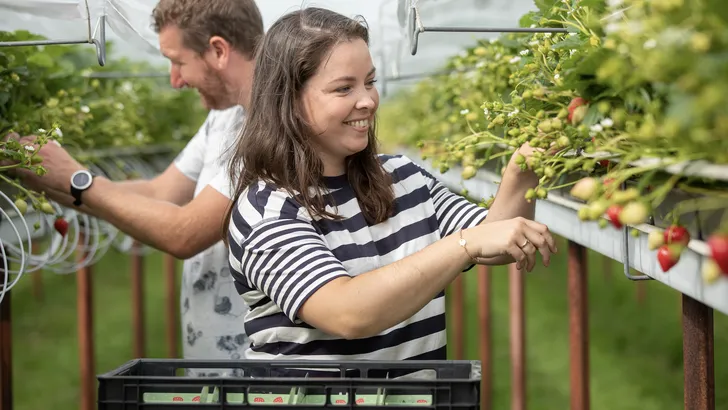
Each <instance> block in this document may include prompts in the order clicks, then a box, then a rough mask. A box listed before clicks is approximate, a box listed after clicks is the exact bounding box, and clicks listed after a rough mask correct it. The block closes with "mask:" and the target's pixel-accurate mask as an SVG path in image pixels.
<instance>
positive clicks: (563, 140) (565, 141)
mask: <svg viewBox="0 0 728 410" xmlns="http://www.w3.org/2000/svg"><path fill="white" fill-rule="evenodd" d="M569 144H571V141H569V137H567V136H566V135H562V136H560V137H559V138H558V139H557V140H556V146H557V147H559V148H566V147H568V146H569Z"/></svg>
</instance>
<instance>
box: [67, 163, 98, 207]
mask: <svg viewBox="0 0 728 410" xmlns="http://www.w3.org/2000/svg"><path fill="white" fill-rule="evenodd" d="M93 182H94V175H93V174H92V173H91V172H90V171H88V170H86V169H82V170H80V171H76V172H74V173H73V175H71V196H73V198H74V199H75V201H73V204H74V205H76V206H81V194H82V193H83V191H85V190H87V189H89V188H90V187H91V183H93Z"/></svg>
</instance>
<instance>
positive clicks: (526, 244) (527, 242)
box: [520, 239, 531, 249]
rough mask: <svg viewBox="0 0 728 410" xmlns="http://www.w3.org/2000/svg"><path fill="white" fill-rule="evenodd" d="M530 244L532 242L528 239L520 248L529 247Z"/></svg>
mask: <svg viewBox="0 0 728 410" xmlns="http://www.w3.org/2000/svg"><path fill="white" fill-rule="evenodd" d="M529 243H531V241H529V240H528V239H526V242H523V245H521V246H520V248H521V249H523V248H525V247H526V246H528V244H529Z"/></svg>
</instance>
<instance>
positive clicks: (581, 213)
mask: <svg viewBox="0 0 728 410" xmlns="http://www.w3.org/2000/svg"><path fill="white" fill-rule="evenodd" d="M576 216H578V217H579V220H581V221H588V220H589V207H586V206H582V207H581V208H579V210H578V211H576Z"/></svg>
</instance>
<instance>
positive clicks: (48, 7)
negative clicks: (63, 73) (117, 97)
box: [0, 0, 164, 64]
mask: <svg viewBox="0 0 728 410" xmlns="http://www.w3.org/2000/svg"><path fill="white" fill-rule="evenodd" d="M156 4H157V0H0V30H3V31H15V30H27V31H30V32H32V33H35V34H40V35H42V36H45V37H47V38H48V39H49V40H69V41H78V40H84V39H89V38H98V37H99V36H98V34H99V31H100V30H101V27H100V24H102V21H103V20H101V19H100V18H101V17H102V16H105V21H106V39H107V41H111V42H112V43H113V46H112V47H111V51H112V55H111V56H110V57H111V58H115V57H120V56H123V57H127V58H130V59H132V60H144V61H149V62H152V63H155V64H157V63H161V62H163V61H164V60H163V58H162V57H161V54H160V53H159V43H158V37H157V34H156V33H155V32H154V30H153V29H152V17H151V15H152V10H153V9H154V6H155V5H156Z"/></svg>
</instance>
